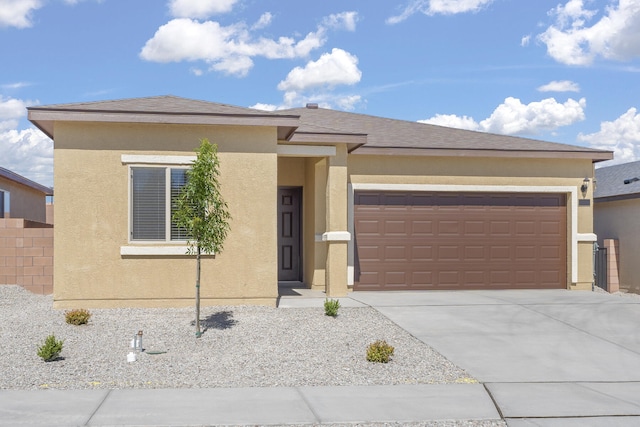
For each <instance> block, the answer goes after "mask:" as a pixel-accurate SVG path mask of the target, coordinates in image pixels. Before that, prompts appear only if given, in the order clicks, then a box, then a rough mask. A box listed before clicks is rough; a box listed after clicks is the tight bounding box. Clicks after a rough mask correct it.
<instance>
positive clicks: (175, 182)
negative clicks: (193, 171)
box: [171, 169, 189, 240]
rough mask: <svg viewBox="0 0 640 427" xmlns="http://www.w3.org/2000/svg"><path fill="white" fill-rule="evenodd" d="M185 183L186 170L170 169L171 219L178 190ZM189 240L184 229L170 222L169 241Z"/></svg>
mask: <svg viewBox="0 0 640 427" xmlns="http://www.w3.org/2000/svg"><path fill="white" fill-rule="evenodd" d="M186 183H187V170H186V169H171V218H173V213H174V212H175V211H176V208H177V207H176V199H177V198H178V195H179V194H180V190H182V187H184V186H185V184H186ZM188 238H189V236H188V234H187V232H186V230H185V229H184V228H180V227H177V226H176V225H175V223H174V222H173V219H172V220H171V240H187V239H188Z"/></svg>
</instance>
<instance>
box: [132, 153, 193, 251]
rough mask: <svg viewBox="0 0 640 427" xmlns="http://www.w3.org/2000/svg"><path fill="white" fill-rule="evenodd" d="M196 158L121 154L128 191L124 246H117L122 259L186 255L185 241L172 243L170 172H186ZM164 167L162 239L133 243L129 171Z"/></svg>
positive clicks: (135, 241)
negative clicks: (183, 170) (177, 170)
mask: <svg viewBox="0 0 640 427" xmlns="http://www.w3.org/2000/svg"><path fill="white" fill-rule="evenodd" d="M195 160H196V156H158V155H137V154H136V155H131V154H123V155H122V156H121V161H122V163H123V164H124V165H127V174H128V178H127V191H128V194H127V196H128V206H127V216H128V227H127V245H125V246H121V247H120V255H122V256H154V255H158V256H162V255H165V256H166V255H170V256H179V255H184V256H186V255H187V250H188V246H187V244H186V243H187V241H186V240H171V202H170V200H171V169H189V168H190V167H191V166H192V165H193V162H194V161H195ZM144 167H149V168H164V169H165V180H166V181H165V182H166V183H167V185H165V192H166V199H165V200H167V201H169V202H168V203H166V204H165V209H166V211H165V215H166V216H165V227H166V228H165V240H132V236H133V215H132V209H133V189H132V185H133V183H132V174H133V171H132V168H144Z"/></svg>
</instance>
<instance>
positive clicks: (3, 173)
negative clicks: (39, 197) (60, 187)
mask: <svg viewBox="0 0 640 427" xmlns="http://www.w3.org/2000/svg"><path fill="white" fill-rule="evenodd" d="M0 178H5V179H8V180H9V181H13V182H17V183H18V184H22V185H25V186H27V187H29V188H32V189H34V190H36V191H39V192H41V193H43V194H44V195H45V196H53V189H52V188H49V187H45V186H44V185H41V184H38V183H37V182H34V181H31V180H30V179H29V178H25V177H24V176H22V175H18V174H17V173H15V172H12V171H10V170H9V169H5V168H2V167H0Z"/></svg>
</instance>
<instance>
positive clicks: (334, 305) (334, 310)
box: [324, 299, 340, 317]
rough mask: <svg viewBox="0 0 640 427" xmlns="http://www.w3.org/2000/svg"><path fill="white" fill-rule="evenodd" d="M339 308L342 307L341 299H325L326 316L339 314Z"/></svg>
mask: <svg viewBox="0 0 640 427" xmlns="http://www.w3.org/2000/svg"><path fill="white" fill-rule="evenodd" d="M339 308H340V301H338V300H337V299H325V300H324V314H325V315H326V316H331V317H336V316H337V315H338V309H339Z"/></svg>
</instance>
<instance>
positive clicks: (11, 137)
mask: <svg viewBox="0 0 640 427" xmlns="http://www.w3.org/2000/svg"><path fill="white" fill-rule="evenodd" d="M0 152H2V161H1V162H2V163H0V166H2V167H3V168H6V169H9V170H11V171H13V172H15V173H18V174H20V175H22V176H25V177H27V178H29V179H31V180H32V181H35V182H37V183H40V184H43V185H46V186H49V187H50V186H52V185H53V141H51V139H49V138H48V137H47V136H46V135H45V134H43V133H42V132H40V131H39V130H38V129H35V128H30V129H25V130H15V129H14V130H10V131H7V132H0Z"/></svg>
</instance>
